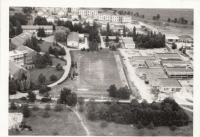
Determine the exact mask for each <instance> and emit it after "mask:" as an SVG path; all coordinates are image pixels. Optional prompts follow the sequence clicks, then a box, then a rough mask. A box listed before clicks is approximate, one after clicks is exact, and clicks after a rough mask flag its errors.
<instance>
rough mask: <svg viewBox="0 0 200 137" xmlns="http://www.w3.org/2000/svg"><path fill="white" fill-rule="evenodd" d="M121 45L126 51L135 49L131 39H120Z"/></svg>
mask: <svg viewBox="0 0 200 137" xmlns="http://www.w3.org/2000/svg"><path fill="white" fill-rule="evenodd" d="M122 45H124V47H125V48H128V49H133V48H135V42H134V41H133V38H132V37H122Z"/></svg>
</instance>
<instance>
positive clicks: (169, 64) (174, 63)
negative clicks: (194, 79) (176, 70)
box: [161, 59, 191, 67]
mask: <svg viewBox="0 0 200 137" xmlns="http://www.w3.org/2000/svg"><path fill="white" fill-rule="evenodd" d="M161 64H162V65H163V66H166V67H187V66H191V64H190V63H189V62H187V61H182V60H167V59H162V60H161Z"/></svg>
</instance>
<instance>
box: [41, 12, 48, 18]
mask: <svg viewBox="0 0 200 137" xmlns="http://www.w3.org/2000/svg"><path fill="white" fill-rule="evenodd" d="M41 17H43V18H47V17H49V13H48V12H45V13H43V14H42V15H41Z"/></svg>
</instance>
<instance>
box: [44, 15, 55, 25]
mask: <svg viewBox="0 0 200 137" xmlns="http://www.w3.org/2000/svg"><path fill="white" fill-rule="evenodd" d="M46 20H47V22H51V23H54V22H55V20H56V19H55V18H54V17H53V16H51V15H49V16H48V17H46Z"/></svg>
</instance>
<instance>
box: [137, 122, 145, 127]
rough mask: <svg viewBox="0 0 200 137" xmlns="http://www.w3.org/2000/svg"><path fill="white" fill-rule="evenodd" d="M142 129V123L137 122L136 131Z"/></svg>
mask: <svg viewBox="0 0 200 137" xmlns="http://www.w3.org/2000/svg"><path fill="white" fill-rule="evenodd" d="M143 127H144V125H142V123H141V122H140V121H139V122H138V124H137V129H142V128H143Z"/></svg>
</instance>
